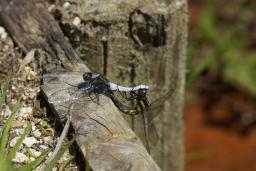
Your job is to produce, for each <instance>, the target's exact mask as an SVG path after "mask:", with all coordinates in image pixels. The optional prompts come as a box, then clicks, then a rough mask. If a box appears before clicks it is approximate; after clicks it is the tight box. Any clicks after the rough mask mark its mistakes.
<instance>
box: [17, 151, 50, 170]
mask: <svg viewBox="0 0 256 171" xmlns="http://www.w3.org/2000/svg"><path fill="white" fill-rule="evenodd" d="M50 151H51V149H47V150H45V151H44V152H43V153H42V154H41V155H40V156H39V157H37V158H36V159H35V160H34V161H32V162H31V163H28V164H26V165H25V166H21V167H20V168H18V169H17V171H31V170H33V169H35V168H36V167H37V166H38V165H40V164H41V163H42V162H43V161H44V159H45V158H46V156H47V155H48V153H49V152H50Z"/></svg>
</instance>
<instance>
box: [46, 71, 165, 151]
mask: <svg viewBox="0 0 256 171" xmlns="http://www.w3.org/2000/svg"><path fill="white" fill-rule="evenodd" d="M78 75H79V74H74V75H73V76H74V77H78ZM61 76H63V75H61ZM69 77H70V76H69ZM79 77H81V75H79ZM67 78H68V77H67ZM67 78H66V77H65V78H59V77H58V76H57V77H56V76H52V77H51V76H49V78H47V79H49V80H48V81H46V82H51V83H52V82H54V81H56V84H58V85H60V86H61V88H60V89H59V90H58V91H55V92H52V93H50V94H49V96H48V101H49V103H54V104H56V103H63V102H67V101H72V100H77V99H80V98H82V97H87V98H86V99H90V100H92V101H94V102H95V103H98V102H99V95H100V94H103V95H105V96H107V97H109V98H110V99H111V100H112V101H113V103H114V104H115V106H116V107H117V108H118V109H119V110H120V111H122V112H123V113H125V114H129V115H138V114H141V115H142V117H143V122H144V125H143V126H144V129H145V130H144V132H145V136H146V143H147V144H146V145H147V146H148V149H149V142H148V141H150V143H152V144H155V143H156V142H154V141H155V140H157V139H158V138H157V137H158V134H157V131H156V128H155V125H154V124H153V122H152V120H153V118H154V117H153V115H152V112H147V113H144V112H145V111H146V110H148V108H149V107H151V106H150V105H151V104H149V101H148V97H147V93H148V90H149V86H147V85H138V86H134V87H124V86H120V85H117V84H114V83H111V82H109V81H108V80H107V79H106V78H105V77H104V76H103V75H100V74H95V73H91V72H86V73H84V74H83V80H82V81H80V82H79V83H77V82H74V83H72V81H69V80H68V79H67ZM55 79H56V80H55ZM58 79H61V80H63V81H64V82H66V85H63V84H60V83H59V81H58ZM73 80H76V79H75V78H73ZM114 91H117V92H123V94H124V96H123V97H124V99H126V100H127V101H129V102H132V103H131V104H132V105H130V104H127V103H123V102H121V101H120V100H119V99H118V98H117V97H116V96H115V94H114ZM167 95H168V94H167ZM88 97H89V98H88ZM93 97H96V101H95V98H93ZM161 99H163V100H165V99H164V98H161ZM159 103H160V104H161V105H159ZM154 104H157V105H155V106H158V107H159V106H160V107H161V106H162V105H163V102H162V100H159V101H158V103H154ZM158 113H159V112H158Z"/></svg>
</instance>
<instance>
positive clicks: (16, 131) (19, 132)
mask: <svg viewBox="0 0 256 171" xmlns="http://www.w3.org/2000/svg"><path fill="white" fill-rule="evenodd" d="M14 132H15V134H17V135H21V134H23V132H24V129H23V128H16V129H15V130H14Z"/></svg>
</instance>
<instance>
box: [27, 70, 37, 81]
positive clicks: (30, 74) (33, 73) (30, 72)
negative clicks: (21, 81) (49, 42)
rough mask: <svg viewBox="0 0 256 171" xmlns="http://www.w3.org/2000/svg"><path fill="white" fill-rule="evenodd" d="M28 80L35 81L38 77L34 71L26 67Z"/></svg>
mask: <svg viewBox="0 0 256 171" xmlns="http://www.w3.org/2000/svg"><path fill="white" fill-rule="evenodd" d="M25 73H26V79H27V80H28V81H30V80H33V79H34V78H35V76H36V72H34V71H33V70H32V68H30V67H25Z"/></svg>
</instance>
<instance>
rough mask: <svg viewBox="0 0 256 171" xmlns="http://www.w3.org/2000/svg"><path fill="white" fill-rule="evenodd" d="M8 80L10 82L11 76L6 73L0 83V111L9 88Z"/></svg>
mask: <svg viewBox="0 0 256 171" xmlns="http://www.w3.org/2000/svg"><path fill="white" fill-rule="evenodd" d="M10 82H11V76H10V75H8V76H7V77H6V78H5V81H4V83H3V84H2V85H1V90H0V111H2V109H3V106H4V104H5V97H6V94H7V90H8V88H9V85H10Z"/></svg>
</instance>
